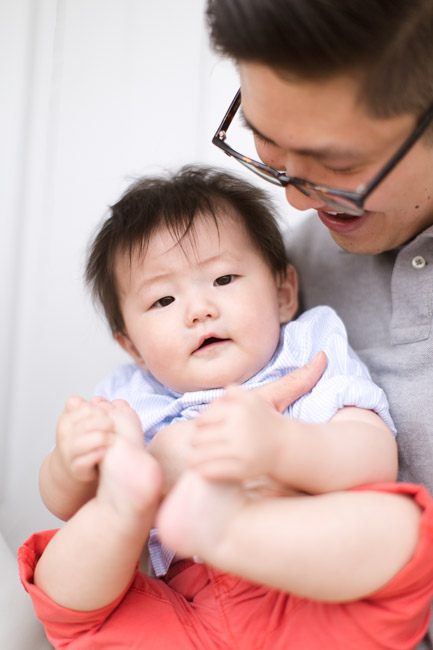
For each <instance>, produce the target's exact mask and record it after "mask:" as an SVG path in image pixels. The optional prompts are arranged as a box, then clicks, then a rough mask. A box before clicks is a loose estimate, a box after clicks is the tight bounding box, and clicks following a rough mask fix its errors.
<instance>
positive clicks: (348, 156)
mask: <svg viewBox="0 0 433 650" xmlns="http://www.w3.org/2000/svg"><path fill="white" fill-rule="evenodd" d="M240 120H241V123H242V125H243V126H244V127H245V128H247V129H249V130H250V131H251V132H252V133H253V135H256V136H257V137H258V138H259V140H262V141H263V142H266V143H267V144H270V145H273V146H275V147H278V146H279V145H278V144H277V143H276V142H275V141H274V140H272V138H269V137H268V136H266V135H265V134H264V133H262V132H261V131H259V129H258V128H257V127H255V126H254V124H252V123H251V122H250V121H249V120H248V118H247V117H246V116H245V113H244V112H243V110H242V107H241V109H240ZM290 152H291V153H294V154H297V155H298V156H310V157H312V158H316V159H317V160H325V159H326V160H331V159H332V160H344V161H351V160H359V159H360V158H361V157H362V156H363V155H364V152H360V151H357V150H355V149H344V148H342V147H336V146H335V145H334V146H333V145H328V146H323V147H295V148H292V149H290Z"/></svg>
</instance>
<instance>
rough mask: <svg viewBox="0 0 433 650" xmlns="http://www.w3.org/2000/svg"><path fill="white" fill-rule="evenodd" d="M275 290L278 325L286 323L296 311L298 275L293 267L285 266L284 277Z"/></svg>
mask: <svg viewBox="0 0 433 650" xmlns="http://www.w3.org/2000/svg"><path fill="white" fill-rule="evenodd" d="M277 288H278V307H279V311H280V323H288V322H289V321H290V320H292V318H293V316H294V315H295V314H296V312H297V310H298V274H297V272H296V269H295V267H294V266H292V265H291V264H288V265H287V272H286V277H285V278H282V279H281V280H280V281H279V282H278V287H277Z"/></svg>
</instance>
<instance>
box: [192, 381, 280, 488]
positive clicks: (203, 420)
mask: <svg viewBox="0 0 433 650" xmlns="http://www.w3.org/2000/svg"><path fill="white" fill-rule="evenodd" d="M283 423H284V418H283V416H282V415H281V414H280V413H278V412H277V411H276V410H275V409H274V408H273V407H272V406H270V405H269V404H267V403H266V402H265V401H264V400H263V399H261V397H259V396H257V395H256V394H254V392H249V391H246V390H243V389H240V388H230V389H229V390H228V391H227V392H226V394H225V395H224V397H222V398H221V399H218V400H216V401H215V402H213V403H212V404H211V405H210V406H209V407H208V408H206V409H204V411H203V412H202V413H201V414H200V416H199V417H198V418H197V420H196V425H197V426H196V431H197V432H196V434H195V435H194V436H193V438H192V441H191V445H192V450H191V455H190V464H191V466H192V467H194V468H195V469H197V470H198V471H199V472H200V474H202V476H204V477H205V478H207V479H210V480H219V481H244V480H247V479H252V478H257V477H259V476H265V475H268V474H271V473H272V468H273V466H275V462H276V459H277V457H278V450H279V440H280V439H281V436H282V434H283Z"/></svg>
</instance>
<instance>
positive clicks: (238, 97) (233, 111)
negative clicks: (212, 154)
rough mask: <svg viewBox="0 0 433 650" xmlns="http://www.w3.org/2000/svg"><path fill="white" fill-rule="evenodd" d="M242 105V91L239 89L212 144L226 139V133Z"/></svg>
mask: <svg viewBox="0 0 433 650" xmlns="http://www.w3.org/2000/svg"><path fill="white" fill-rule="evenodd" d="M240 105H241V89H240V88H239V90H238V91H237V93H236V95H235V96H234V97H233V100H232V103H231V104H230V106H229V107H228V109H227V113H226V114H225V115H224V117H223V119H222V122H221V124H220V125H219V127H218V128H217V130H216V133H215V135H214V137H213V138H212V142H213V141H214V140H224V139H225V133H226V131H227V129H228V128H229V126H230V124H231V123H232V121H233V118H234V116H235V115H236V113H237V111H238V109H239V106H240Z"/></svg>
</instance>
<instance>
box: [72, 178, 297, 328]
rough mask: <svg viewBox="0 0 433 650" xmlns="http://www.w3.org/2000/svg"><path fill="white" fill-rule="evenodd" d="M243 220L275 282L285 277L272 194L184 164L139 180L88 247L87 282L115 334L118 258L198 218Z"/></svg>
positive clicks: (119, 323)
mask: <svg viewBox="0 0 433 650" xmlns="http://www.w3.org/2000/svg"><path fill="white" fill-rule="evenodd" d="M201 216H204V217H207V218H211V219H213V221H214V222H215V225H216V227H217V228H218V224H219V221H220V219H221V217H226V216H227V217H229V218H233V219H237V218H238V219H239V220H240V222H241V224H242V225H243V227H244V228H245V231H246V233H247V234H248V235H249V237H250V239H251V242H252V244H253V246H254V247H255V248H256V250H257V251H258V252H259V253H260V254H261V255H262V257H263V259H264V261H265V263H266V264H267V265H268V267H269V269H270V270H271V271H272V273H273V274H274V276H275V278H276V279H277V280H280V279H283V278H284V277H285V274H286V267H287V259H286V252H285V248H284V242H283V239H282V236H281V232H280V229H279V227H278V225H277V221H276V218H275V213H274V210H273V207H272V203H271V201H270V198H269V196H268V195H267V194H266V193H265V192H264V191H263V190H261V189H259V188H257V187H255V186H254V185H251V184H250V183H247V182H246V181H244V180H241V179H240V178H239V177H237V176H234V175H233V174H229V173H227V172H225V171H222V170H216V169H212V168H208V167H204V166H185V167H182V169H180V170H179V171H178V172H176V173H174V174H169V175H165V176H153V177H144V178H141V179H139V180H137V181H136V182H135V183H134V184H133V185H131V187H129V188H128V190H127V191H126V192H125V194H124V195H123V196H122V198H121V199H120V200H119V201H118V202H117V203H115V204H114V205H113V206H111V207H110V216H109V217H108V218H107V219H106V221H104V223H103V224H102V227H101V228H100V229H99V231H98V232H97V234H96V236H95V238H94V240H93V241H92V243H91V245H90V251H89V256H88V260H87V265H86V271H85V279H86V283H87V285H88V286H89V287H90V290H91V292H92V296H93V298H94V299H95V300H96V302H97V303H99V305H100V306H101V307H102V308H103V310H104V312H105V316H106V318H107V320H108V323H109V326H110V328H111V331H112V332H113V334H116V333H123V334H124V333H125V324H124V320H123V316H122V312H121V309H120V303H119V297H118V288H117V284H116V277H115V265H116V261H117V260H118V257H119V255H125V254H127V255H129V258H130V259H132V255H133V253H136V252H137V250H138V251H139V253H140V254H141V255H145V254H146V251H147V247H148V245H149V241H150V239H151V237H152V235H154V234H155V233H156V232H158V231H159V230H160V229H167V230H168V232H170V233H171V234H172V235H173V237H174V238H175V240H176V241H178V242H181V240H182V238H183V237H184V236H185V235H186V234H187V233H188V232H189V231H190V230H191V228H193V225H194V220H195V219H196V218H197V217H201Z"/></svg>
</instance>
